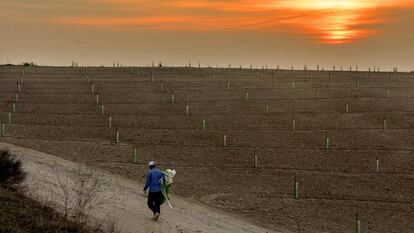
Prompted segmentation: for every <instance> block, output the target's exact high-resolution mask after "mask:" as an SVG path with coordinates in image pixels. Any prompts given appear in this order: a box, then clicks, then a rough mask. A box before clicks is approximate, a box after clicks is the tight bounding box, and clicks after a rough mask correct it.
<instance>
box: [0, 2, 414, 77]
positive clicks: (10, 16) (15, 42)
mask: <svg viewBox="0 0 414 233" xmlns="http://www.w3.org/2000/svg"><path fill="white" fill-rule="evenodd" d="M0 17H1V20H0V29H1V33H0V64H3V63H22V62H24V61H34V62H36V63H38V64H48V65H69V64H70V63H71V61H72V60H75V61H78V62H79V63H81V64H85V65H112V63H113V62H114V61H118V62H120V63H123V64H125V65H150V64H151V63H152V61H155V62H157V61H163V62H165V63H167V64H172V65H186V64H188V61H189V60H191V62H192V63H193V64H197V62H198V61H200V63H201V64H202V65H204V66H206V65H212V66H216V65H217V64H218V65H219V66H227V65H228V64H229V62H231V63H232V64H233V65H234V66H235V67H236V66H237V67H238V66H239V64H240V65H242V66H244V67H248V66H249V65H250V64H251V65H253V66H257V67H261V66H263V65H268V66H269V67H276V66H277V65H278V64H280V65H281V66H282V67H288V66H291V65H293V66H295V67H300V68H302V67H303V65H304V64H307V65H308V66H309V67H312V66H316V65H317V64H320V65H321V66H324V67H332V65H336V66H338V67H339V66H341V65H342V66H344V67H349V65H352V66H355V65H358V66H359V67H361V68H367V67H368V66H371V67H372V66H379V67H381V68H382V69H392V67H394V66H398V67H399V68H400V70H409V71H411V70H414V0H410V1H408V0H313V1H312V0H224V1H219V0H194V1H191V0H72V1H69V0H32V1H29V0H0Z"/></svg>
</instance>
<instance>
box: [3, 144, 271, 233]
mask: <svg viewBox="0 0 414 233" xmlns="http://www.w3.org/2000/svg"><path fill="white" fill-rule="evenodd" d="M0 148H8V149H9V150H10V151H11V152H12V153H14V154H16V155H18V157H19V159H20V160H21V161H22V162H23V167H24V169H25V170H26V171H27V172H28V181H30V182H27V183H28V186H29V189H31V190H37V195H43V196H44V198H47V196H48V195H50V192H48V191H47V190H49V191H50V190H51V189H52V188H53V187H56V185H57V183H58V180H59V179H61V180H65V179H66V178H67V176H68V173H70V171H71V170H73V169H76V168H78V167H79V165H78V164H76V163H74V162H71V161H68V160H64V159H62V158H59V157H57V156H53V155H49V154H45V153H42V152H39V151H36V150H32V149H27V148H22V147H17V146H14V145H11V144H6V143H0ZM94 170H95V171H96V172H99V174H100V175H99V177H100V178H101V179H102V180H103V181H104V182H105V186H106V187H105V192H104V193H102V195H105V197H111V198H110V200H108V201H107V202H106V203H105V204H104V205H102V206H99V207H97V208H96V209H95V210H94V211H93V212H92V215H93V216H94V217H96V218H97V219H102V220H103V219H105V217H106V216H107V215H108V214H111V215H114V216H116V217H117V218H118V219H119V220H120V224H121V225H122V232H126V233H127V232H154V233H156V232H182V233H186V232H214V233H221V232H223V233H224V232H255V233H260V232H274V231H272V230H268V229H264V228H262V227H259V226H255V225H253V224H251V223H248V222H246V221H244V220H240V219H237V218H236V217H233V216H231V215H228V214H226V213H222V212H219V211H217V210H213V209H210V208H208V207H205V206H202V205H199V204H197V203H192V202H191V201H188V200H184V199H182V198H180V197H177V196H172V198H171V199H172V203H173V205H174V208H173V209H171V208H169V207H168V206H167V205H163V207H162V216H161V218H160V220H159V221H158V222H154V221H152V220H151V219H150V218H151V213H150V211H149V210H148V208H147V206H146V198H145V197H143V196H142V192H141V189H142V184H140V183H138V182H135V181H132V180H129V179H126V178H123V177H120V176H116V175H113V174H110V173H108V172H106V171H102V170H98V169H94ZM56 171H57V172H56ZM40 183H42V184H43V186H44V187H43V188H42V189H40V188H39V187H40V186H39V185H38V184H40ZM45 190H46V191H45Z"/></svg>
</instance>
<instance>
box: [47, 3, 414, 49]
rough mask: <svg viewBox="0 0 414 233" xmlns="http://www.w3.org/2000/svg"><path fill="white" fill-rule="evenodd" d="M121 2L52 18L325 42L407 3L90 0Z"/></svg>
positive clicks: (352, 37) (349, 36) (367, 31)
mask: <svg viewBox="0 0 414 233" xmlns="http://www.w3.org/2000/svg"><path fill="white" fill-rule="evenodd" d="M95 1H97V2H98V3H100V4H107V5H108V6H109V7H114V8H117V9H119V8H122V10H123V11H125V13H126V15H127V16H122V17H120V16H97V17H73V18H61V19H58V20H55V21H54V22H55V23H63V24H68V25H83V26H113V27H117V26H127V27H141V28H147V29H153V30H187V31H215V30H256V31H279V30H280V28H281V27H283V28H286V30H290V31H292V32H294V33H301V34H304V35H309V36H311V37H313V38H315V41H317V42H319V43H326V44H342V43H350V42H353V41H356V40H359V39H362V38H365V37H367V36H370V35H373V34H375V33H377V31H376V30H373V29H372V25H375V24H378V23H380V22H383V21H385V20H387V19H388V18H386V17H385V16H384V14H383V12H385V11H386V10H387V9H390V8H404V7H405V8H407V7H412V6H413V5H414V3H413V2H412V1H407V0H395V1H389V0H370V1H368V0H273V1H271V0H256V1H253V0H233V1H219V0H208V1H207V0H193V1H184V0H168V1H162V0H135V1H134V0H95Z"/></svg>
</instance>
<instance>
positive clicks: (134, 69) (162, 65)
mask: <svg viewBox="0 0 414 233" xmlns="http://www.w3.org/2000/svg"><path fill="white" fill-rule="evenodd" d="M158 64H159V65H158V66H157V67H156V66H155V63H154V61H152V69H155V68H157V69H162V68H172V69H174V68H180V67H179V66H178V67H174V66H167V64H166V63H162V62H159V63H158ZM77 66H78V64H77V63H75V62H74V61H73V62H72V67H77ZM112 66H113V67H114V68H115V67H116V68H121V69H124V70H125V71H126V72H129V73H130V74H134V73H136V74H138V71H139V68H138V67H136V66H126V65H123V64H122V63H119V62H113V65H112ZM186 68H188V69H187V70H188V71H191V69H192V68H198V69H199V70H201V71H202V70H203V69H214V68H213V67H212V66H210V65H209V64H208V65H207V66H206V67H202V66H201V63H200V62H198V67H197V66H193V65H192V64H191V60H189V62H188V65H187V66H186ZM215 69H216V70H217V71H219V70H220V69H225V70H227V72H229V71H230V70H231V69H232V64H231V63H229V64H228V66H227V67H219V66H218V65H216V68H215ZM233 69H236V68H233ZM238 69H239V70H240V72H241V71H242V70H243V66H242V65H241V64H239V67H238ZM244 69H247V68H244ZM248 69H249V70H250V71H252V70H253V69H254V70H257V71H259V70H268V66H267V65H264V66H262V68H261V69H260V68H253V66H252V65H250V66H249V68H248ZM275 69H276V70H277V71H279V70H281V69H280V65H277V66H276V68H275ZM285 70H291V71H294V70H295V67H294V66H293V65H291V66H290V67H288V68H287V69H285ZM296 70H298V69H296ZM303 71H308V65H306V64H305V65H303ZM309 71H312V70H309ZM313 71H321V72H324V71H329V70H325V67H323V66H320V65H316V70H313ZM330 71H345V69H344V68H343V67H342V66H340V67H339V68H337V67H336V66H335V65H334V66H332V68H331V70H330ZM380 71H381V70H380V68H379V67H377V66H373V67H371V66H369V67H368V69H367V70H366V72H374V73H375V72H380ZM349 72H363V70H362V71H360V69H359V66H357V65H356V66H355V67H354V68H353V67H352V66H349ZM393 72H394V73H396V72H398V67H393ZM201 74H202V73H201Z"/></svg>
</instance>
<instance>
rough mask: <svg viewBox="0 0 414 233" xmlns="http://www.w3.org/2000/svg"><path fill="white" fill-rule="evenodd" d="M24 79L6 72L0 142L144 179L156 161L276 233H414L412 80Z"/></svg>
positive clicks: (149, 72)
mask: <svg viewBox="0 0 414 233" xmlns="http://www.w3.org/2000/svg"><path fill="white" fill-rule="evenodd" d="M23 69H24V68H23V67H18V66H16V67H0V121H1V122H2V123H3V124H4V129H5V131H4V132H3V134H4V135H3V137H0V141H4V142H9V143H13V144H16V145H19V146H25V147H29V148H34V149H37V150H40V151H43V152H46V153H51V154H55V155H58V156H61V157H63V158H66V159H70V160H75V161H82V162H86V163H89V164H91V165H94V166H97V167H100V168H104V169H107V170H109V171H112V172H114V173H118V174H121V175H123V176H126V177H129V178H131V179H135V180H140V181H142V180H143V175H145V172H146V169H147V168H146V164H147V161H149V160H152V159H154V160H156V161H157V162H158V163H159V164H160V166H162V167H168V168H174V169H176V170H177V173H178V175H177V178H176V184H175V186H174V190H173V192H174V193H177V194H179V195H182V196H184V197H189V198H194V199H196V200H198V201H200V202H203V203H205V204H207V205H210V206H213V207H217V208H219V209H222V210H225V211H228V212H230V213H233V214H235V215H238V216H241V217H243V218H248V219H249V220H251V221H254V222H257V223H259V224H262V225H264V226H268V227H271V228H275V229H276V228H285V229H288V230H291V231H293V232H298V223H299V226H300V228H301V232H335V233H345V232H355V229H356V222H357V220H359V221H360V222H361V227H362V232H398V233H405V232H406V233H410V232H414V224H412V223H413V222H414V205H413V204H414V195H413V191H414V158H413V152H414V74H412V73H402V72H365V71H359V72H356V71H353V72H349V71H321V70H319V71H317V70H313V71H304V70H294V71H291V70H266V69H259V70H256V69H224V68H220V69H216V68H188V67H181V68H171V67H163V68H152V67H138V68H136V67H134V68H132V67H128V68H124V67H111V68H108V67H105V68H103V67H87V68H86V69H85V68H77V67H30V68H26V69H24V71H23ZM23 73H24V75H23ZM19 89H20V91H19ZM16 94H17V95H16ZM0 130H1V128H0ZM117 135H118V136H117ZM0 136H1V135H0ZM134 149H135V152H136V153H135V154H134ZM295 183H296V187H297V188H295ZM295 189H296V190H297V192H296V198H295ZM357 216H358V219H356V218H357Z"/></svg>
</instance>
